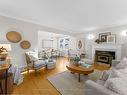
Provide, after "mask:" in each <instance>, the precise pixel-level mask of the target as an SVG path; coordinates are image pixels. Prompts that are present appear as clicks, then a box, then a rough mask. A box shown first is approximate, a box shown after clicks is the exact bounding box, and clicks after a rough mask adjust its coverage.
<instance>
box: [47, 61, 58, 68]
mask: <svg viewBox="0 0 127 95" xmlns="http://www.w3.org/2000/svg"><path fill="white" fill-rule="evenodd" d="M46 65H47V69H53V68H55V67H56V60H53V59H48V60H46Z"/></svg>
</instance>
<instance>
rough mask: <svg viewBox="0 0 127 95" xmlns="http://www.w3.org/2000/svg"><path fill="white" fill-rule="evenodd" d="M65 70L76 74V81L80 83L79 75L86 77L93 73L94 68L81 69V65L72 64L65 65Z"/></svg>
mask: <svg viewBox="0 0 127 95" xmlns="http://www.w3.org/2000/svg"><path fill="white" fill-rule="evenodd" d="M66 68H67V69H68V70H69V71H71V72H72V73H78V81H79V82H80V74H84V75H88V74H90V73H92V72H94V66H90V67H89V68H86V67H83V66H81V65H79V66H76V65H74V63H72V62H68V63H66Z"/></svg>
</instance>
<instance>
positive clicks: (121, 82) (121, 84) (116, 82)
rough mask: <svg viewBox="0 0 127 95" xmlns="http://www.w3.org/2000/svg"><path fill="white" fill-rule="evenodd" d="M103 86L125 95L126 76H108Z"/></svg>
mask: <svg viewBox="0 0 127 95" xmlns="http://www.w3.org/2000/svg"><path fill="white" fill-rule="evenodd" d="M104 86H105V87H106V88H108V89H110V90H112V91H114V92H116V93H118V94H120V95H127V79H126V78H110V79H108V80H107V81H106V82H105V84H104Z"/></svg>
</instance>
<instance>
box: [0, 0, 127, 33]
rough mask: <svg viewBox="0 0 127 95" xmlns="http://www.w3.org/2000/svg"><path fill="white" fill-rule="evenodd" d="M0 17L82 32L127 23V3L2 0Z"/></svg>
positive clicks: (109, 0) (126, 0)
mask: <svg viewBox="0 0 127 95" xmlns="http://www.w3.org/2000/svg"><path fill="white" fill-rule="evenodd" d="M0 15H4V16H8V17H13V18H16V19H20V20H24V21H28V22H32V23H35V24H39V25H42V26H47V27H51V28H54V29H60V30H64V31H68V32H70V33H83V32H88V31H94V30H96V29H99V28H101V29H102V28H105V27H109V26H110V27H111V26H116V25H117V26H118V25H123V24H127V0H0Z"/></svg>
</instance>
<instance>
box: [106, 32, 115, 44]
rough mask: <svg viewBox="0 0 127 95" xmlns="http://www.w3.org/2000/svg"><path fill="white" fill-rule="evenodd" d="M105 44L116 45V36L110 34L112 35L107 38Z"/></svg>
mask: <svg viewBox="0 0 127 95" xmlns="http://www.w3.org/2000/svg"><path fill="white" fill-rule="evenodd" d="M107 43H112V44H115V43H116V35H115V34H112V35H109V36H107Z"/></svg>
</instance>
